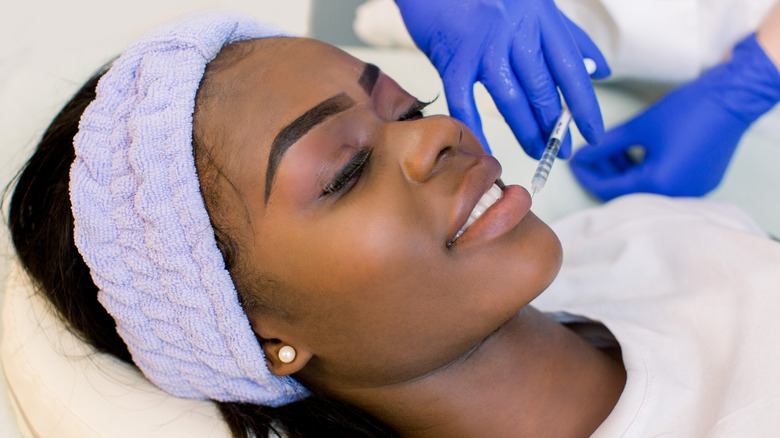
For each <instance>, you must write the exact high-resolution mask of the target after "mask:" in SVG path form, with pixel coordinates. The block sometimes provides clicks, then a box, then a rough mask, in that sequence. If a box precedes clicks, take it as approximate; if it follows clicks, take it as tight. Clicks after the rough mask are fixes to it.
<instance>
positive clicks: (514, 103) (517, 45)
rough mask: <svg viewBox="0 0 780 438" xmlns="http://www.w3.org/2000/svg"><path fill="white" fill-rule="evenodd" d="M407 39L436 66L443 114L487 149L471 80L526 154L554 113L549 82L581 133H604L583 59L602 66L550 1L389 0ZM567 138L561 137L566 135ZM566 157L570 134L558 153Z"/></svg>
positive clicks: (538, 151) (534, 152)
mask: <svg viewBox="0 0 780 438" xmlns="http://www.w3.org/2000/svg"><path fill="white" fill-rule="evenodd" d="M396 3H397V4H398V7H399V9H400V10H401V15H402V16H403V19H404V22H405V23H406V28H407V30H409V33H410V34H411V36H412V38H413V39H414V42H415V43H416V44H417V46H418V47H419V48H420V49H421V50H422V51H423V52H425V54H426V55H427V56H428V58H429V59H430V60H431V62H432V63H433V65H434V66H435V67H436V69H437V70H438V71H439V74H440V75H441V77H442V80H443V83H444V92H445V94H446V96H447V104H448V105H449V109H450V114H451V115H452V116H454V117H456V118H458V119H459V120H461V121H462V122H463V123H465V124H466V126H468V127H469V128H470V129H471V130H472V131H473V132H474V134H476V136H477V138H479V140H480V141H481V142H482V144H483V145H484V146H485V148H486V149H487V150H488V151H490V149H489V148H488V144H487V141H486V140H485V136H484V134H483V133H482V122H481V121H480V118H479V114H478V113H477V108H476V105H475V103H474V91H473V88H474V83H475V82H476V81H480V82H482V83H483V84H484V85H485V88H487V90H488V92H490V94H491V95H492V96H493V100H494V101H495V103H496V106H497V107H498V110H499V111H500V112H501V114H502V115H503V116H504V119H505V120H506V121H507V123H508V124H509V126H510V127H511V128H512V132H513V133H514V134H515V137H517V139H518V140H519V141H520V144H521V145H522V147H523V149H524V150H525V151H526V153H528V155H530V156H532V157H534V158H536V159H539V158H540V157H541V156H542V153H543V151H544V146H545V142H546V140H547V138H548V137H549V135H550V133H551V132H552V129H553V125H554V124H555V120H556V118H557V117H558V114H559V113H560V111H561V103H560V99H559V97H558V91H557V90H556V85H557V86H558V87H560V89H561V92H562V94H563V96H564V99H566V102H567V103H568V105H569V108H570V110H571V113H572V116H573V118H574V121H575V122H576V123H577V127H578V128H579V130H580V132H581V133H582V135H583V137H585V139H586V140H587V141H588V142H590V143H598V142H599V141H600V139H601V137H602V136H603V134H604V123H603V121H602V119H601V112H600V110H599V106H598V102H597V101H596V96H595V94H594V92H593V86H592V84H591V81H590V77H589V76H588V73H587V72H586V70H585V67H584V66H583V62H582V59H583V57H586V58H591V59H593V60H594V61H595V62H596V66H597V69H596V72H595V73H594V74H593V77H594V78H596V79H602V78H605V77H607V76H609V74H610V71H609V67H608V66H607V63H606V61H605V60H604V57H603V55H602V54H601V52H600V51H599V49H598V48H597V47H596V45H595V44H593V41H591V40H590V38H589V37H588V36H587V35H586V34H585V32H583V31H582V29H580V28H579V27H577V25H576V24H574V23H573V22H571V21H570V20H569V19H568V18H567V17H566V16H564V15H563V13H561V11H560V10H558V7H557V6H555V3H554V2H553V0H467V1H462V2H452V1H450V0H396ZM567 138H568V136H567ZM569 155H571V140H570V139H568V140H567V141H566V142H565V143H564V144H563V145H561V149H560V152H559V153H558V156H559V157H561V158H568V157H569Z"/></svg>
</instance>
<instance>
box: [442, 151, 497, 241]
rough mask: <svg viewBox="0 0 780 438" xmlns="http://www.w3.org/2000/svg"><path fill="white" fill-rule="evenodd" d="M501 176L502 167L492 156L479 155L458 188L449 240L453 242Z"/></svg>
mask: <svg viewBox="0 0 780 438" xmlns="http://www.w3.org/2000/svg"><path fill="white" fill-rule="evenodd" d="M500 176H501V165H500V164H499V163H498V160H496V159H495V157H493V156H492V155H487V154H485V155H479V156H478V157H477V159H476V160H475V161H474V164H473V165H472V166H471V167H470V168H469V169H468V170H467V171H466V174H465V175H464V177H463V181H461V184H460V187H459V188H458V196H457V199H456V201H455V210H454V212H453V215H452V221H450V225H449V228H448V229H447V236H448V240H447V242H446V243H450V242H452V240H453V239H455V235H457V234H458V231H460V229H461V228H463V226H464V225H465V224H466V221H467V220H468V218H469V215H471V211H472V210H474V207H475V206H476V205H477V203H478V202H479V200H480V199H481V198H482V195H484V194H485V192H487V191H488V190H489V189H490V187H492V186H493V184H495V183H496V181H497V180H498V178H499V177H500Z"/></svg>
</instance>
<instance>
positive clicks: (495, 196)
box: [450, 184, 504, 245]
mask: <svg viewBox="0 0 780 438" xmlns="http://www.w3.org/2000/svg"><path fill="white" fill-rule="evenodd" d="M503 194H504V193H503V192H502V191H501V188H500V187H498V185H496V184H493V187H491V188H490V189H489V190H488V191H487V192H485V194H484V195H482V197H481V198H479V202H477V205H476V206H475V207H474V210H471V214H470V215H469V218H468V220H466V224H465V225H463V228H461V229H460V231H458V234H456V235H455V238H454V239H452V241H451V242H450V245H452V243H453V242H455V241H456V240H457V239H458V237H460V235H461V234H463V232H464V231H466V229H467V228H468V227H470V226H471V224H473V223H474V221H476V220H477V219H479V217H480V216H482V213H484V212H485V210H487V209H488V208H489V207H490V206H491V205H493V204H495V203H496V201H498V200H499V199H501V195H503Z"/></svg>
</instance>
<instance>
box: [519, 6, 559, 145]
mask: <svg viewBox="0 0 780 438" xmlns="http://www.w3.org/2000/svg"><path fill="white" fill-rule="evenodd" d="M539 32H540V29H539V22H538V21H536V20H529V21H528V23H527V24H526V25H525V26H522V27H521V28H520V29H519V30H518V31H517V33H515V34H514V35H513V36H512V43H511V47H510V48H509V56H510V59H511V63H512V73H513V74H514V75H515V77H516V78H517V80H518V81H519V82H520V85H521V86H522V90H523V91H524V92H525V95H526V98H527V99H528V102H529V103H530V104H531V108H532V110H533V114H534V116H535V118H536V121H537V123H538V125H539V127H540V129H541V130H542V132H543V133H544V135H543V137H545V138H547V136H548V135H549V134H550V133H551V132H552V129H553V126H554V125H555V120H556V119H557V118H558V115H559V114H560V112H561V98H560V96H559V95H558V88H556V85H555V81H554V79H553V76H552V75H551V74H550V69H549V68H548V67H547V61H546V60H545V58H544V55H543V53H542V51H541V40H540V35H539Z"/></svg>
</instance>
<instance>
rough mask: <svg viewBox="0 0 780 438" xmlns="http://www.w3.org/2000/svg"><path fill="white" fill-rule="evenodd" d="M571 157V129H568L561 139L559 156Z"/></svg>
mask: <svg viewBox="0 0 780 438" xmlns="http://www.w3.org/2000/svg"><path fill="white" fill-rule="evenodd" d="M569 157H571V131H570V130H568V129H567V130H566V135H565V136H564V137H563V141H561V148H560V149H558V158H561V159H564V160H566V159H568V158H569Z"/></svg>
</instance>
